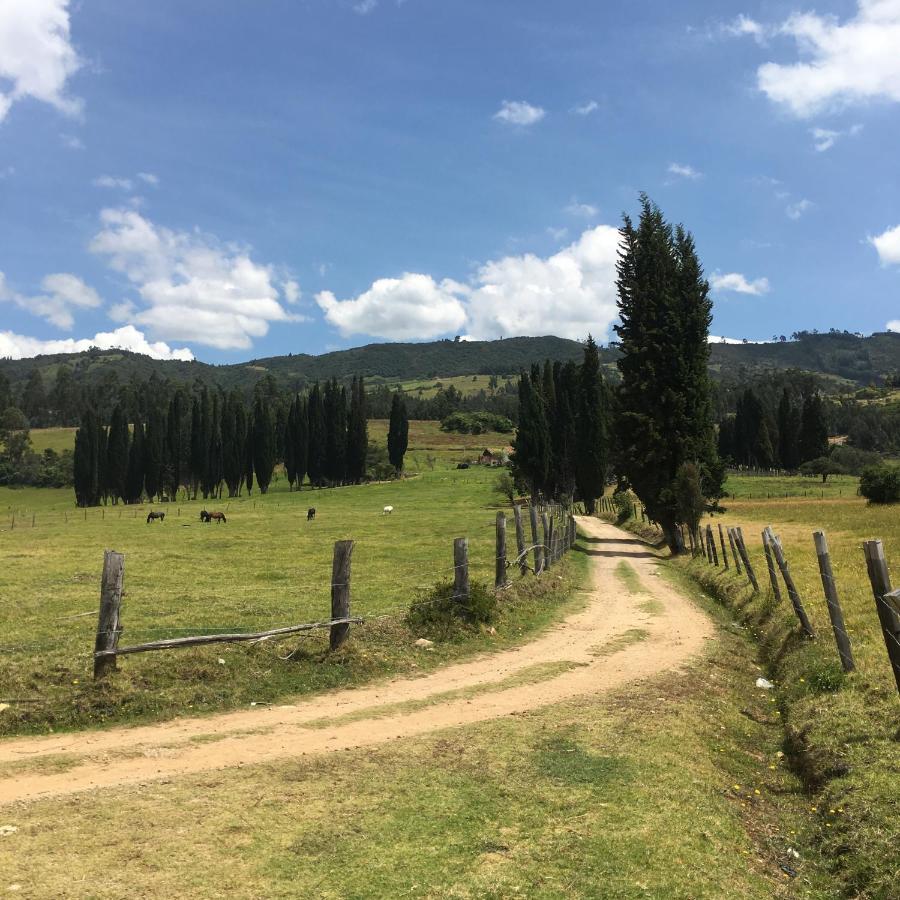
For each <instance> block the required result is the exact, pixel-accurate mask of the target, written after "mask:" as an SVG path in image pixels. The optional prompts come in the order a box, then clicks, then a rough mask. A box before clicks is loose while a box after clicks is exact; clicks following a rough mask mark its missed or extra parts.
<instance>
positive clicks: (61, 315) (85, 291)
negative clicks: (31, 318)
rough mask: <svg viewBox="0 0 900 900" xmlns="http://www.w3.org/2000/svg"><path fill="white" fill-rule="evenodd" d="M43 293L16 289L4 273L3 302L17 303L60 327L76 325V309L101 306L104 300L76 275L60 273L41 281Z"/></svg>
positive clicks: (0, 297)
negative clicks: (30, 294)
mask: <svg viewBox="0 0 900 900" xmlns="http://www.w3.org/2000/svg"><path fill="white" fill-rule="evenodd" d="M41 290H42V292H43V293H40V294H36V295H34V296H29V295H26V294H21V293H19V292H18V291H14V290H12V289H11V288H10V287H9V286H8V285H7V283H6V277H5V275H4V274H3V272H0V302H3V303H14V304H15V305H16V306H18V307H19V308H20V309H24V310H27V311H28V312H30V313H31V314H32V315H35V316H40V317H41V318H42V319H45V320H46V321H48V322H50V323H51V324H52V325H56V326H57V328H63V329H66V330H68V329H70V328H72V326H73V325H74V324H75V320H74V317H73V315H72V309H73V307H74V308H76V309H93V308H96V307H98V306H100V303H101V300H100V297H99V295H98V294H97V292H96V291H95V290H94V289H93V288H91V287H89V286H88V285H86V284H85V283H84V282H83V281H82V280H81V279H80V278H78V277H77V276H76V275H70V274H69V273H67V272H58V273H55V274H53V275H47V276H45V277H44V279H43V280H42V281H41Z"/></svg>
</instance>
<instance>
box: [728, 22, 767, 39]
mask: <svg viewBox="0 0 900 900" xmlns="http://www.w3.org/2000/svg"><path fill="white" fill-rule="evenodd" d="M722 31H723V32H724V33H725V34H729V35H733V36H735V37H742V36H745V35H748V36H750V37H752V38H754V39H755V40H756V41H758V42H759V43H762V42H763V41H764V40H765V37H766V27H765V25H762V24H761V23H759V22H757V21H756V20H755V19H751V18H749V17H748V16H745V15H740V16H738V17H737V18H736V19H734V20H733V21H731V22H729V23H728V24H726V25H723V26H722Z"/></svg>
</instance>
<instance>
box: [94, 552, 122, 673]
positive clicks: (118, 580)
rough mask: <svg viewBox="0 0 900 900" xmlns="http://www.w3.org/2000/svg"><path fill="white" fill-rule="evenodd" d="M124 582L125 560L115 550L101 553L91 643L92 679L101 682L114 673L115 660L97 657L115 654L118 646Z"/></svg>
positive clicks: (114, 658)
mask: <svg viewBox="0 0 900 900" xmlns="http://www.w3.org/2000/svg"><path fill="white" fill-rule="evenodd" d="M124 580H125V556H124V554H122V553H116V551H115V550H104V551H103V575H102V576H101V578H100V616H99V618H98V619H97V637H96V639H95V641H94V678H95V679H96V678H102V677H103V676H104V675H106V674H108V673H109V672H115V670H116V657H115V655H110V656H97V655H96V654H98V653H103V652H105V651H110V650H115V649H116V647H117V646H118V645H119V633H120V631H121V628H120V627H119V611H120V609H121V606H122V585H123V583H124Z"/></svg>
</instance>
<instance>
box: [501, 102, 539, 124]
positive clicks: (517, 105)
mask: <svg viewBox="0 0 900 900" xmlns="http://www.w3.org/2000/svg"><path fill="white" fill-rule="evenodd" d="M545 115H546V111H545V110H543V109H541V107H540V106H532V105H531V104H530V103H526V102H525V101H524V100H504V101H503V105H502V106H501V107H500V109H499V110H497V112H495V113H494V118H495V119H496V120H497V121H498V122H505V123H506V124H507V125H523V126H524V125H534V124H535V122H540V121H541V119H543V118H544V116H545Z"/></svg>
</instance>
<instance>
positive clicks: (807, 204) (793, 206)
mask: <svg viewBox="0 0 900 900" xmlns="http://www.w3.org/2000/svg"><path fill="white" fill-rule="evenodd" d="M814 206H815V203H813V202H812V200H807V199H805V198H804V199H803V200H798V201H797V202H796V203H790V204H788V205H787V206H786V207H785V210H784V213H785V215H786V216H787V217H788V218H789V219H793V220H794V221H795V222H796V221H797V219H799V218H800V217H801V216H802V215H803V214H804V213H807V212H809V211H810V210H811V209H812V208H813V207H814Z"/></svg>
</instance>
